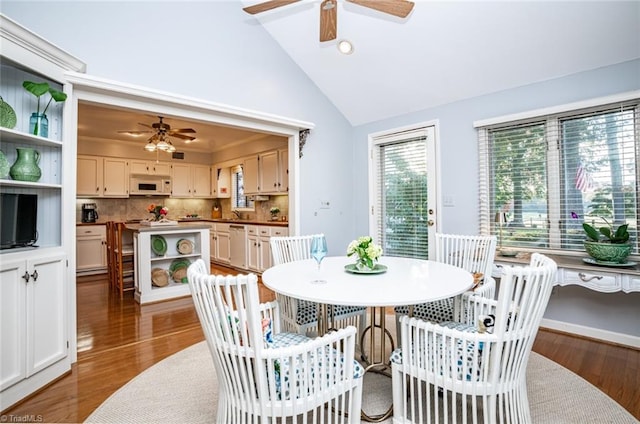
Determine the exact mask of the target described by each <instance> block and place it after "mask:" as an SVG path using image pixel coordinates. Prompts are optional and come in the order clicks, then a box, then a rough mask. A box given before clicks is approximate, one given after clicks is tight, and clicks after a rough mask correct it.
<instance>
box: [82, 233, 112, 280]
mask: <svg viewBox="0 0 640 424" xmlns="http://www.w3.org/2000/svg"><path fill="white" fill-rule="evenodd" d="M106 268H107V233H106V228H105V226H104V225H79V226H77V227H76V271H77V272H79V273H81V272H83V271H92V270H100V271H104V270H106Z"/></svg>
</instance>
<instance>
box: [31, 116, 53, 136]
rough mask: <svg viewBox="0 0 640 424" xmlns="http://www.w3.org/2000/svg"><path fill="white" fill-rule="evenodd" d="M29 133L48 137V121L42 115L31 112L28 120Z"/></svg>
mask: <svg viewBox="0 0 640 424" xmlns="http://www.w3.org/2000/svg"><path fill="white" fill-rule="evenodd" d="M29 133H30V134H33V135H37V136H40V137H49V120H48V119H47V115H45V114H44V113H40V114H38V113H36V112H33V113H32V114H31V118H29Z"/></svg>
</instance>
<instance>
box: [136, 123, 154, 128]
mask: <svg viewBox="0 0 640 424" xmlns="http://www.w3.org/2000/svg"><path fill="white" fill-rule="evenodd" d="M138 125H142V126H143V127H147V128H151V129H152V130H153V129H154V128H153V127H152V126H151V125H149V124H143V123H142V122H138Z"/></svg>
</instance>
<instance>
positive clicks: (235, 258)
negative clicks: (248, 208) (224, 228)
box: [229, 224, 247, 269]
mask: <svg viewBox="0 0 640 424" xmlns="http://www.w3.org/2000/svg"><path fill="white" fill-rule="evenodd" d="M229 265H230V266H232V267H234V268H237V269H247V231H246V227H245V226H244V225H239V224H238V225H237V224H231V225H229Z"/></svg>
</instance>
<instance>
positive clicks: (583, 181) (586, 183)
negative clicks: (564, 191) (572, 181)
mask: <svg viewBox="0 0 640 424" xmlns="http://www.w3.org/2000/svg"><path fill="white" fill-rule="evenodd" d="M592 187H593V179H592V178H591V175H590V174H589V172H587V170H586V169H585V167H584V166H583V165H582V164H580V165H579V166H578V170H577V171H576V189H577V190H580V191H581V192H583V193H586V192H588V191H589V190H591V188H592Z"/></svg>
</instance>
